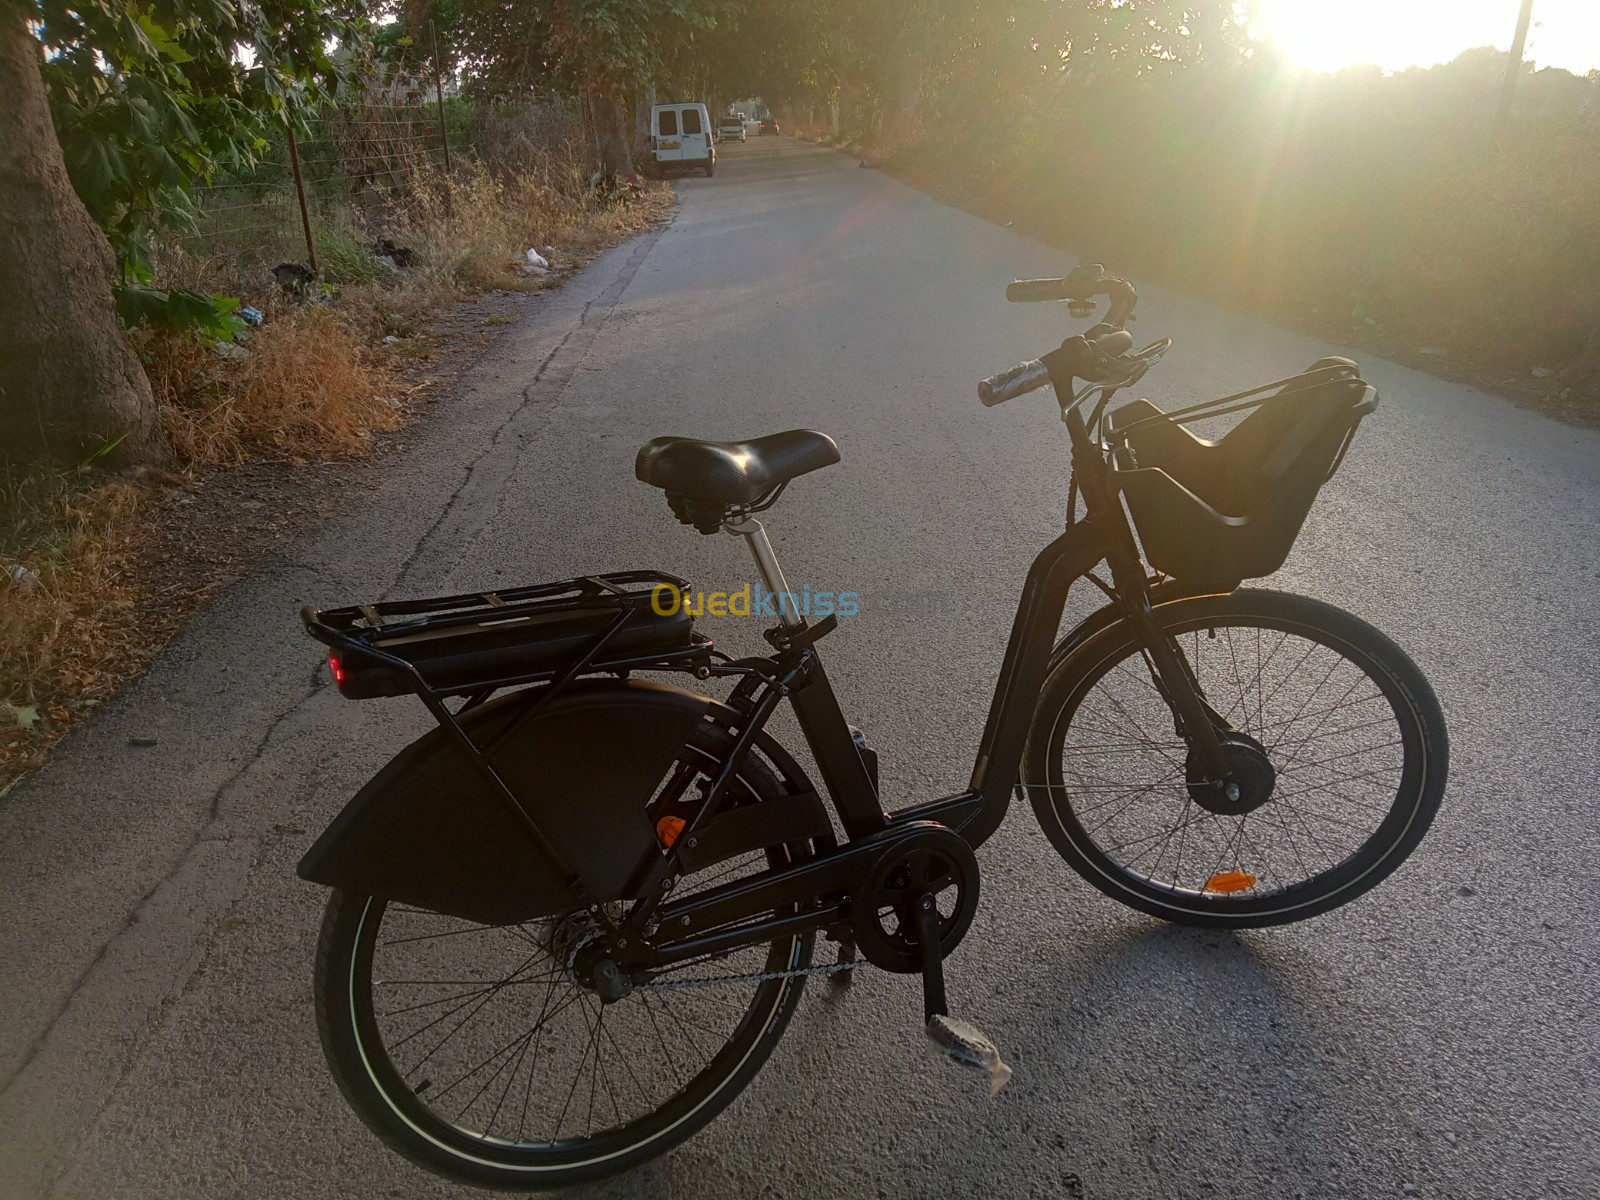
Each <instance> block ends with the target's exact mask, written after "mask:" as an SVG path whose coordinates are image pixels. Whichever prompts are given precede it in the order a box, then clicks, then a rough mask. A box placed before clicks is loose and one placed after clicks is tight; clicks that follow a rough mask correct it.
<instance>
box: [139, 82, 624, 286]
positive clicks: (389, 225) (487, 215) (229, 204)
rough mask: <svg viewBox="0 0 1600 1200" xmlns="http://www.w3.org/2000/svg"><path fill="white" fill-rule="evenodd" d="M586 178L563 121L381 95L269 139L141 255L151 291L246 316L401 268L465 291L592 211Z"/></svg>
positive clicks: (582, 150) (580, 143) (573, 132)
mask: <svg viewBox="0 0 1600 1200" xmlns="http://www.w3.org/2000/svg"><path fill="white" fill-rule="evenodd" d="M594 166H595V164H594V154H593V138H592V132H591V131H589V130H588V129H587V127H586V126H585V125H584V123H583V117H582V114H581V112H580V111H579V110H576V109H574V108H571V107H569V106H566V105H563V104H560V103H558V102H555V101H551V100H530V101H524V102H520V103H512V104H487V103H476V102H473V101H472V100H469V99H468V98H466V97H462V96H448V97H442V98H441V97H439V96H438V95H437V94H436V93H435V92H434V90H433V89H432V87H431V85H426V86H424V85H406V84H401V83H396V82H391V83H389V84H387V85H385V86H383V87H381V88H379V87H375V88H372V89H370V90H369V91H368V92H367V94H365V95H363V96H360V97H355V98H347V99H346V100H345V101H344V102H342V103H340V104H337V105H329V106H327V107H324V108H323V109H321V110H319V111H318V112H316V113H315V114H314V115H313V116H312V117H311V118H310V119H309V120H307V121H303V122H301V123H300V124H299V125H298V126H297V127H296V128H295V129H294V130H291V129H290V127H289V126H288V125H283V126H280V127H279V128H277V129H275V130H273V131H272V132H271V133H270V134H269V135H268V144H267V145H266V146H264V147H263V148H262V149H261V151H260V153H259V154H258V155H257V156H256V159H255V161H254V162H253V163H252V164H251V165H250V166H249V167H248V168H239V169H236V170H233V171H229V172H226V173H222V174H219V175H218V176H216V177H213V178H212V179H211V180H210V181H209V182H208V183H207V184H206V185H205V186H203V187H200V188H197V189H195V190H194V191H193V192H192V193H191V196H192V199H193V201H194V204H195V208H196V210H197V213H198V219H197V221H196V225H195V228H194V229H192V230H191V231H189V232H187V233H184V234H180V235H174V236H169V237H167V238H166V239H164V240H163V241H161V242H160V243H159V244H158V245H157V246H156V247H155V263H154V265H155V276H156V279H155V282H156V283H157V285H158V286H161V287H183V288H192V289H195V290H198V291H205V292H223V293H225V294H228V295H235V296H240V297H247V298H249V299H248V300H247V302H248V303H252V304H254V303H258V302H260V301H263V300H265V299H266V298H267V295H266V294H265V293H268V292H270V290H271V289H273V288H274V286H275V285H277V284H282V285H285V286H287V287H288V288H289V290H291V291H299V290H303V284H304V283H305V282H306V281H309V279H310V278H311V277H313V276H315V277H316V278H317V279H318V280H319V281H320V283H322V284H324V285H336V286H344V285H351V284H362V283H369V282H379V281H381V280H382V279H383V278H384V277H385V276H386V274H387V273H388V268H389V267H391V266H394V267H399V268H405V267H407V266H409V265H413V264H415V265H419V266H422V265H426V266H427V267H428V269H429V270H430V271H432V272H433V273H434V274H435V275H441V276H442V275H453V276H456V277H458V281H462V282H466V283H467V284H469V285H472V286H480V285H483V284H484V281H485V280H487V279H490V278H491V277H493V278H499V277H501V276H503V275H504V274H505V271H506V270H508V269H510V267H511V266H513V265H514V264H513V263H512V262H511V258H512V257H513V256H514V255H515V254H521V253H523V252H524V251H525V249H526V248H527V247H528V246H532V245H534V244H535V241H538V245H540V246H543V245H544V244H545V241H544V240H538V239H540V238H543V239H546V240H550V239H554V240H559V237H557V230H558V228H559V227H560V226H561V223H562V222H563V221H578V220H580V219H581V217H580V215H581V214H582V213H584V212H586V211H587V210H588V209H589V208H590V207H593V206H594V205H596V204H599V203H600V202H601V200H600V199H598V198H597V194H596V193H595V191H594V189H593V188H592V176H593V172H594ZM519 239H525V240H520V244H519V245H518V246H516V247H509V248H508V246H503V245H500V243H501V242H507V241H519ZM480 258H481V259H482V260H483V262H482V263H481V264H480V263H478V262H477V259H480ZM302 272H303V274H302Z"/></svg>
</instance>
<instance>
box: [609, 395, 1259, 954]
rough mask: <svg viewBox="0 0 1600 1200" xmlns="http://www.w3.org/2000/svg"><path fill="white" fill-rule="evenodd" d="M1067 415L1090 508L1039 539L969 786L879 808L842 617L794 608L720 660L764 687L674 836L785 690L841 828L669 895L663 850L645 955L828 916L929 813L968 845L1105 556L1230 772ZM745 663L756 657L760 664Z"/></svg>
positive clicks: (1188, 730) (1174, 691) (1154, 658)
mask: <svg viewBox="0 0 1600 1200" xmlns="http://www.w3.org/2000/svg"><path fill="white" fill-rule="evenodd" d="M1063 419H1064V421H1065V423H1066V425H1067V430H1068V433H1069V435H1070V437H1071V442H1072V460H1073V468H1074V476H1075V478H1076V479H1077V480H1078V481H1079V485H1080V487H1081V488H1082V492H1083V498H1084V508H1085V515H1084V517H1083V518H1082V519H1079V520H1073V519H1072V514H1069V520H1068V525H1067V529H1066V531H1065V532H1064V533H1062V534H1061V536H1060V537H1058V538H1056V539H1055V540H1054V541H1053V542H1051V543H1050V544H1049V545H1048V546H1046V547H1045V548H1044V549H1043V550H1041V551H1040V552H1039V555H1038V556H1037V557H1036V558H1035V559H1034V561H1033V564H1032V565H1031V566H1030V567H1029V568H1028V573H1027V577H1026V579H1025V580H1024V582H1023V586H1022V595H1021V597H1020V598H1019V599H1018V602H1017V611H1016V616H1015V618H1014V620H1013V621H1012V625H1011V636H1010V639H1009V640H1008V642H1007V644H1006V652H1005V657H1004V659H1003V660H1002V662H1001V665H1000V675H999V678H998V679H997V681H996V683H995V691H994V697H993V699H992V701H991V702H990V705H989V715H988V718H987V721H986V722H985V725H984V731H983V736H982V739H981V740H980V741H979V744H978V752H977V757H976V761H975V762H974V764H973V769H972V778H971V781H970V783H969V784H968V787H967V789H966V790H965V791H963V792H959V793H957V794H956V795H953V796H946V797H943V798H941V799H937V800H931V801H927V802H924V803H922V804H917V805H913V806H911V807H909V808H904V809H900V810H897V811H895V812H893V813H888V812H885V811H884V810H883V806H882V803H881V801H880V799H879V796H878V792H877V789H876V788H875V787H874V785H873V781H872V778H871V775H870V774H869V773H868V771H867V768H866V765H865V763H864V761H863V759H862V756H861V753H860V750H859V749H858V747H857V745H856V742H855V739H854V737H853V735H852V732H851V729H850V726H849V724H848V723H847V722H846V720H845V717H844V714H843V712H842V711H841V710H840V707H839V702H838V699H837V697H836V696H835V695H834V692H833V689H832V687H831V686H830V684H829V683H828V678H827V674H826V672H825V670H824V669H823V666H822V660H821V657H820V656H819V655H818V653H817V649H816V642H817V641H819V640H820V639H821V638H822V637H824V636H826V634H827V633H828V632H831V631H832V629H833V627H834V626H835V625H836V623H837V622H836V621H835V620H834V619H833V618H829V619H828V620H827V621H824V622H822V623H820V624H818V625H816V626H810V627H808V626H806V625H805V623H804V622H803V620H801V621H797V622H796V623H795V624H794V625H790V626H780V627H779V628H777V629H774V630H771V631H769V633H768V635H767V636H768V639H769V640H770V641H772V643H773V644H774V646H775V647H776V649H777V653H776V655H774V657H773V658H771V659H762V660H753V662H752V660H744V662H743V663H741V664H733V665H732V666H730V667H729V668H727V670H733V671H738V672H741V673H744V674H746V676H747V678H750V677H752V674H753V673H754V677H757V678H759V680H760V682H761V683H762V684H764V685H765V691H764V692H763V693H762V694H761V695H760V697H759V699H752V698H751V697H749V696H747V697H746V698H745V704H744V710H745V724H744V726H743V728H742V729H741V730H740V733H739V736H738V738H737V739H736V742H735V745H734V747H733V749H732V751H730V753H729V755H728V757H727V759H726V760H725V762H724V763H723V766H722V769H721V770H720V771H719V772H718V775H717V778H716V779H715V780H714V781H713V783H712V785H711V787H710V788H709V789H708V792H707V795H706V801H705V803H704V804H703V806H702V808H701V811H700V813H699V814H698V815H697V816H696V817H695V818H694V819H693V820H692V821H691V822H690V824H689V825H688V826H687V827H686V828H685V830H684V831H683V833H681V834H680V835H679V837H680V839H687V838H692V837H693V835H694V832H695V830H696V829H698V828H700V827H701V826H702V825H703V824H704V823H705V822H706V821H708V820H709V819H710V818H711V817H713V816H715V815H716V814H717V813H718V812H719V811H720V809H721V807H722V806H723V804H724V803H725V801H726V799H727V796H728V791H729V789H728V785H729V783H730V781H731V778H732V776H733V775H734V773H735V772H736V770H737V767H738V765H739V763H740V762H741V761H742V759H743V757H744V754H745V753H746V751H747V748H748V746H749V745H750V744H751V742H752V741H753V738H754V736H755V734H756V733H757V732H758V731H759V730H760V729H761V728H762V727H763V726H764V725H765V724H766V721H767V720H768V718H769V717H770V716H771V714H772V712H773V711H774V710H775V709H776V707H777V705H778V703H779V702H780V700H781V699H782V698H784V697H787V698H788V700H789V701H790V703H791V705H792V707H793V709H794V712H795V715H796V717H797V718H798V720H799V722H800V728H801V731H802V733H803V734H804V735H805V739H806V743H807V745H808V746H809V747H810V749H811V754H812V757H813V758H814V759H815V761H816V763H817V767H818V770H819V771H820V773H821V775H822V783H823V786H824V788H825V789H826V793H827V795H828V797H829V799H830V800H831V802H832V804H833V807H834V810H835V811H836V812H837V814H838V816H839V820H840V822H841V824H842V825H843V826H844V829H845V833H846V835H847V837H848V838H849V842H848V844H847V845H845V846H843V847H840V848H838V849H836V850H832V851H829V853H828V854H827V855H825V856H823V857H822V858H821V859H818V860H815V861H813V862H810V863H803V864H800V865H798V866H793V867H774V868H772V869H770V870H768V871H766V872H762V873H760V874H757V875H754V876H749V877H746V878H744V879H742V880H739V881H737V882H736V883H732V884H727V885H724V886H723V887H719V888H713V889H709V890H707V891H706V892H703V893H699V894H697V895H695V896H692V897H689V898H686V899H685V900H683V901H680V902H677V903H668V902H667V894H668V893H669V892H670V889H671V886H672V884H673V883H674V882H675V874H674V873H675V872H676V871H678V870H680V869H681V867H682V866H683V854H682V852H681V851H680V852H678V853H675V854H668V855H666V856H664V857H663V859H662V860H661V863H660V865H659V866H658V867H657V868H656V870H655V871H654V873H653V875H652V876H651V878H650V879H649V881H648V883H649V886H648V887H646V888H645V889H644V893H643V894H644V899H642V900H641V901H640V902H639V904H638V905H636V906H635V908H634V909H633V911H632V912H631V913H630V914H629V916H628V918H627V920H626V922H625V923H624V925H623V926H622V930H621V931H622V933H623V934H624V935H627V936H628V937H629V938H631V939H632V941H633V946H634V949H635V952H636V953H638V954H639V955H640V956H641V959H642V964H641V965H645V966H664V965H670V964H672V963H675V962H681V961H684V960H686V959H689V958H694V957H698V956H701V955H705V954H714V953H720V952H726V951H728V950H732V949H735V948H738V947H740V946H745V945H752V944H756V943H759V942H763V941H767V940H771V939H773V938H776V937H780V936H784V935H786V934H789V933H795V932H800V931H803V930H806V929H816V928H824V927H827V926H830V925H833V924H835V923H837V922H838V921H840V920H842V919H843V918H844V917H845V916H846V914H847V912H848V896H847V895H842V892H843V891H844V890H845V889H848V887H849V886H850V881H851V880H852V879H853V878H855V877H856V872H857V871H859V870H860V869H861V864H862V863H863V862H864V861H865V859H866V858H867V857H870V856H872V855H875V854H876V853H879V852H881V850H882V849H884V848H886V847H888V846H890V845H892V843H893V841H894V840H895V838H896V836H897V835H898V834H900V833H902V832H905V833H910V832H914V831H915V830H916V829H918V828H920V827H924V826H925V825H926V823H927V822H937V823H939V824H941V825H945V826H948V827H949V828H951V829H954V830H955V831H956V832H958V833H960V834H961V836H962V837H963V838H965V839H966V840H967V842H968V843H969V844H970V845H971V846H972V847H973V849H977V848H978V847H979V846H981V845H982V844H983V843H984V842H985V841H987V840H988V839H989V838H990V837H991V836H992V835H993V834H994V832H995V831H996V830H997V829H998V828H999V827H1000V824H1001V822H1002V821H1003V820H1004V819H1005V815H1006V811H1007V809H1008V808H1009V807H1010V803H1011V796H1012V792H1013V790H1014V789H1015V787H1016V785H1017V777H1018V774H1019V772H1020V769H1021V764H1022V755H1023V751H1024V748H1025V745H1026V742H1027V737H1028V730H1029V728H1030V726H1031V724H1032V718H1033V713H1034V709H1035V707H1036V706H1037V704H1038V700H1039V693H1040V691H1041V690H1042V688H1043V686H1044V682H1045V677H1046V674H1047V672H1048V670H1049V666H1050V656H1051V651H1052V649H1053V647H1054V645H1055V640H1056V636H1057V633H1058V631H1059V629H1060V626H1061V618H1062V615H1063V613H1064V612H1065V611H1066V602H1067V593H1068V591H1069V590H1070V588H1071V586H1072V584H1073V583H1074V582H1076V581H1077V580H1078V579H1080V578H1082V577H1084V576H1086V575H1088V574H1089V573H1090V572H1091V571H1093V570H1094V568H1095V567H1096V566H1098V565H1099V564H1100V563H1101V562H1106V563H1108V564H1109V565H1110V568H1111V575H1112V582H1113V585H1114V586H1113V588H1112V591H1113V592H1114V594H1115V596H1116V598H1117V601H1118V603H1119V604H1120V606H1121V608H1122V610H1123V619H1124V620H1127V621H1128V622H1129V623H1130V625H1131V626H1132V628H1133V630H1134V632H1135V634H1136V635H1137V636H1138V639H1139V641H1140V642H1141V643H1142V645H1143V648H1144V650H1145V652H1146V653H1147V654H1148V655H1149V658H1150V661H1151V664H1152V666H1153V667H1154V669H1155V671H1156V673H1157V675H1158V676H1159V677H1160V679H1161V681H1162V685H1163V686H1162V692H1163V694H1164V695H1165V696H1166V697H1167V699H1168V702H1169V703H1170V704H1171V705H1172V707H1173V710H1174V715H1175V717H1176V718H1177V720H1178V722H1179V723H1180V726H1181V728H1182V730H1183V731H1184V734H1185V737H1186V739H1187V740H1188V741H1189V742H1190V744H1191V746H1192V747H1193V748H1194V750H1195V751H1196V753H1197V754H1198V755H1199V756H1200V761H1201V762H1202V763H1204V764H1205V765H1206V766H1207V767H1208V768H1209V769H1210V770H1211V772H1212V775H1213V778H1216V779H1221V778H1223V777H1224V776H1225V775H1226V774H1227V771H1228V768H1227V763H1226V760H1225V759H1224V758H1223V756H1222V750H1221V745H1220V743H1219V740H1218V737H1217V725H1216V721H1217V718H1216V717H1215V714H1213V713H1212V712H1211V711H1210V710H1209V709H1208V708H1207V707H1206V705H1205V701H1204V699H1203V698H1202V697H1201V695H1200V693H1199V691H1198V689H1197V688H1196V686H1195V683H1194V679H1193V676H1192V675H1191V674H1190V673H1189V671H1188V669H1187V664H1186V663H1185V662H1184V660H1183V658H1182V655H1181V653H1180V652H1179V650H1178V649H1177V647H1176V646H1175V645H1174V644H1173V643H1172V642H1171V640H1170V639H1168V638H1167V637H1166V636H1165V635H1163V634H1162V633H1161V632H1160V629H1159V627H1158V626H1157V624H1156V621H1155V619H1154V615H1153V613H1152V611H1151V605H1150V595H1149V588H1148V579H1147V577H1146V574H1145V570H1144V566H1143V563H1142V561H1141V559H1140V556H1139V550H1138V545H1137V543H1136V542H1135V541H1134V537H1133V531H1132V528H1131V527H1130V525H1129V523H1128V518H1127V516H1126V514H1125V512H1124V511H1123V509H1122V506H1121V504H1120V503H1119V501H1118V498H1117V496H1116V494H1115V492H1114V490H1113V489H1112V487H1111V485H1110V483H1109V481H1108V478H1107V469H1106V463H1105V460H1104V458H1103V456H1102V451H1101V450H1100V448H1099V447H1098V446H1096V445H1095V443H1094V442H1093V440H1092V439H1091V438H1090V436H1089V432H1088V429H1087V427H1086V426H1085V423H1084V421H1083V418H1082V416H1081V415H1080V414H1079V413H1078V412H1077V410H1076V409H1075V408H1074V407H1072V406H1071V405H1068V404H1063ZM754 664H760V665H761V669H760V670H759V672H756V668H755V665H754ZM713 673H717V672H716V671H715V670H713ZM1223 727H1224V728H1226V725H1225V724H1224V725H1223ZM774 909H777V910H778V912H779V913H780V915H778V916H772V917H765V918H762V919H759V920H754V921H750V922H748V923H745V924H737V925H734V926H732V927H729V923H730V922H737V921H739V920H740V919H741V917H743V916H745V915H749V916H756V915H758V914H760V913H771V912H773V911H774ZM652 921H655V922H657V924H658V928H660V929H662V930H665V931H667V937H666V939H665V940H664V941H657V944H656V945H655V946H654V947H653V948H647V947H646V946H645V945H643V944H642V943H643V942H644V940H645V939H643V938H641V937H640V936H639V935H642V934H644V933H645V932H646V930H647V928H649V926H650V924H651V922H652Z"/></svg>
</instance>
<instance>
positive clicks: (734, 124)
mask: <svg viewBox="0 0 1600 1200" xmlns="http://www.w3.org/2000/svg"><path fill="white" fill-rule="evenodd" d="M729 140H732V141H735V142H742V141H744V122H743V121H742V120H740V119H739V118H738V117H723V118H722V120H720V121H718V122H717V141H719V142H726V141H729Z"/></svg>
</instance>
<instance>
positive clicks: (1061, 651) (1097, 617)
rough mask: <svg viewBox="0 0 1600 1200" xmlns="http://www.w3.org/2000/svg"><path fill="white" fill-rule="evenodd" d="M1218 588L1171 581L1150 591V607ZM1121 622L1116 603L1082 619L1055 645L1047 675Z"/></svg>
mask: <svg viewBox="0 0 1600 1200" xmlns="http://www.w3.org/2000/svg"><path fill="white" fill-rule="evenodd" d="M1215 594H1216V589H1215V588H1196V587H1185V586H1184V585H1183V584H1181V583H1179V582H1178V581H1177V580H1173V579H1168V580H1165V581H1164V582H1162V583H1159V584H1157V585H1156V586H1155V587H1153V588H1151V589H1150V607H1151V608H1159V607H1160V606H1161V605H1163V604H1171V603H1172V602H1173V601H1175V600H1188V599H1190V598H1191V597H1194V596H1210V595H1215ZM1120 620H1122V610H1121V609H1119V608H1118V607H1117V606H1116V605H1115V604H1103V605H1101V606H1100V607H1099V608H1097V609H1095V610H1094V611H1093V612H1092V613H1090V614H1089V615H1088V616H1087V617H1085V618H1084V619H1083V620H1081V621H1079V622H1078V623H1077V624H1076V625H1074V626H1073V627H1072V628H1071V629H1069V630H1067V632H1066V635H1065V636H1064V637H1063V638H1062V639H1061V640H1060V641H1059V642H1057V643H1056V644H1055V647H1054V649H1052V650H1051V651H1050V665H1049V666H1048V667H1047V668H1046V669H1045V673H1046V675H1048V674H1049V673H1050V672H1051V671H1054V670H1055V669H1056V668H1057V667H1058V666H1060V665H1061V663H1062V662H1063V661H1064V660H1065V659H1066V657H1067V655H1069V654H1071V653H1072V652H1073V651H1074V650H1076V649H1077V648H1078V647H1079V646H1081V645H1083V643H1085V642H1087V641H1088V640H1089V639H1090V638H1092V637H1093V636H1094V635H1095V634H1097V633H1099V632H1100V631H1101V630H1102V629H1106V628H1109V627H1110V626H1112V625H1115V624H1116V623H1117V622H1118V621H1120Z"/></svg>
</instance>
